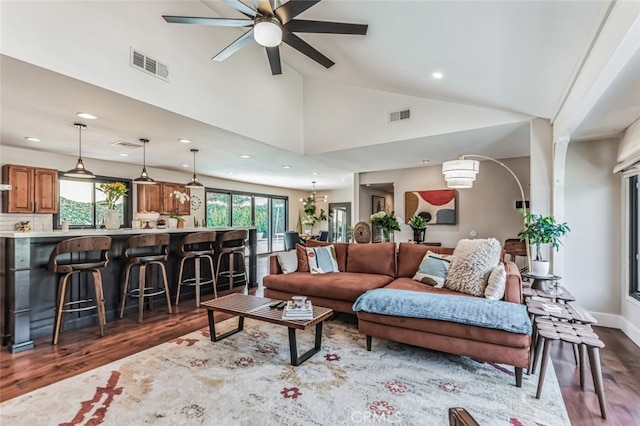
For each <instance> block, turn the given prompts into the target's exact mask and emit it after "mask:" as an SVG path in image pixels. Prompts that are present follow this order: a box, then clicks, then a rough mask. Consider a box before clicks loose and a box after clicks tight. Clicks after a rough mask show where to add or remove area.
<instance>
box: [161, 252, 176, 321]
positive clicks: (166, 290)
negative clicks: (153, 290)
mask: <svg viewBox="0 0 640 426" xmlns="http://www.w3.org/2000/svg"><path fill="white" fill-rule="evenodd" d="M158 265H160V271H161V272H162V279H163V281H164V294H165V296H166V297H167V308H168V309H169V313H170V314H171V313H173V311H172V310H171V295H170V294H169V280H167V270H166V269H165V267H164V263H162V262H158Z"/></svg>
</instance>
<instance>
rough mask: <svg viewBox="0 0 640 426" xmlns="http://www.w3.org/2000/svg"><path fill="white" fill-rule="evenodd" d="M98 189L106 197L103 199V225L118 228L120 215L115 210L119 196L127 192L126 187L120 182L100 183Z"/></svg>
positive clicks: (107, 227) (108, 227)
mask: <svg viewBox="0 0 640 426" xmlns="http://www.w3.org/2000/svg"><path fill="white" fill-rule="evenodd" d="M98 191H100V192H103V193H104V194H105V195H106V196H107V197H106V199H105V200H104V202H105V204H106V205H107V211H106V212H105V214H104V227H105V228H106V229H118V228H120V215H119V214H118V210H117V203H118V200H119V199H120V197H122V196H124V195H126V194H127V191H128V189H127V187H126V186H125V184H124V183H122V182H111V183H101V184H100V185H98Z"/></svg>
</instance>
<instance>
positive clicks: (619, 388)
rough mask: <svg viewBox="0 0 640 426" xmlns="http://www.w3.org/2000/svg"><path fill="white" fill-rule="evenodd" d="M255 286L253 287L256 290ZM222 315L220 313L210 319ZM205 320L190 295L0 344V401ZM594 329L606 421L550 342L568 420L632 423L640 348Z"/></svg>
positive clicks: (639, 388)
mask: <svg viewBox="0 0 640 426" xmlns="http://www.w3.org/2000/svg"><path fill="white" fill-rule="evenodd" d="M261 266H262V267H261ZM258 270H259V277H260V281H261V277H262V276H264V273H265V271H266V267H265V262H264V260H262V262H260V261H259V268H258ZM260 272H261V273H260ZM260 290H261V288H259V289H258V290H257V291H258V294H260ZM216 315H218V313H216ZM226 317H227V316H223V314H220V317H219V318H218V317H216V321H218V320H222V319H224V318H226ZM207 325H208V323H207V315H206V309H204V308H196V307H195V302H194V301H193V300H187V301H183V302H181V303H180V305H179V306H178V307H177V308H176V309H175V310H174V314H172V315H169V314H168V313H167V311H166V309H162V308H161V307H158V308H156V309H155V310H153V311H150V312H145V320H144V323H143V324H138V323H137V317H135V318H134V317H126V318H124V319H122V320H116V321H110V322H109V323H108V324H107V334H106V335H105V336H104V337H102V338H101V337H100V336H99V335H98V332H97V328H96V327H88V328H85V329H82V330H77V331H68V332H63V333H62V334H61V335H60V343H59V344H58V345H57V346H53V345H51V344H50V338H48V337H45V338H42V339H38V340H37V341H36V342H35V344H36V347H35V349H34V350H31V351H25V352H22V353H19V354H11V353H9V352H8V351H7V350H6V348H2V349H1V350H0V401H6V400H9V399H11V398H15V397H16V396H19V395H22V394H25V393H28V392H30V391H33V390H35V389H38V388H40V387H43V386H46V385H49V384H51V383H55V382H57V381H60V380H63V379H66V378H68V377H72V376H75V375H77V374H80V373H82V372H85V371H88V370H91V369H94V368H96V367H99V366H102V365H105V364H108V363H110V362H112V361H115V360H118V359H120V358H124V357H127V356H129V355H133V354H135V353H137V352H140V351H142V350H145V349H148V348H151V347H153V346H156V345H158V344H160V343H164V342H167V341H169V340H172V339H175V338H177V337H180V336H182V335H184V334H187V333H190V332H192V331H195V330H198V329H200V328H203V327H206V326H207ZM595 330H596V332H597V333H598V335H599V336H600V338H601V340H602V341H603V342H604V343H605V344H606V348H604V349H603V350H602V351H601V358H602V370H603V375H604V384H605V395H606V397H607V419H606V420H603V419H601V418H600V409H599V406H598V399H597V396H596V394H595V392H594V389H593V381H592V380H591V377H590V376H588V377H587V380H586V389H585V391H582V390H581V389H580V385H579V379H578V368H577V367H576V365H575V363H574V358H573V351H572V348H571V346H570V345H568V344H565V345H560V344H556V345H555V346H554V348H553V350H552V355H551V356H552V359H553V364H554V367H555V370H556V375H557V377H558V381H559V383H560V387H561V389H562V396H563V399H564V403H565V406H566V407H567V411H568V413H569V417H570V419H571V423H572V424H574V425H581V426H582V425H624V426H626V425H638V424H640V373H638V372H639V371H640V349H639V348H638V347H637V346H636V345H635V344H634V343H633V342H632V341H631V340H630V339H629V338H628V337H626V336H625V335H624V333H622V332H621V331H619V330H615V329H609V328H603V327H596V328H595ZM543 392H544V390H543ZM532 397H533V396H532Z"/></svg>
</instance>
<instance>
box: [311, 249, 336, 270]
mask: <svg viewBox="0 0 640 426" xmlns="http://www.w3.org/2000/svg"><path fill="white" fill-rule="evenodd" d="M307 259H308V260H309V272H311V273H312V274H326V273H329V272H338V262H337V261H336V249H335V248H334V247H333V245H328V246H326V247H307Z"/></svg>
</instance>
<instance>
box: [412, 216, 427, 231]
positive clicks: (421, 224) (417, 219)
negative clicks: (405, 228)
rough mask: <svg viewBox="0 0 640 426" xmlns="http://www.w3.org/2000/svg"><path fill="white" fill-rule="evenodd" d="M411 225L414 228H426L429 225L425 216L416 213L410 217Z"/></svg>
mask: <svg viewBox="0 0 640 426" xmlns="http://www.w3.org/2000/svg"><path fill="white" fill-rule="evenodd" d="M409 226H410V227H411V228H413V229H425V228H426V227H427V221H426V220H425V218H424V217H422V216H418V215H415V216H413V217H412V218H411V219H409Z"/></svg>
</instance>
